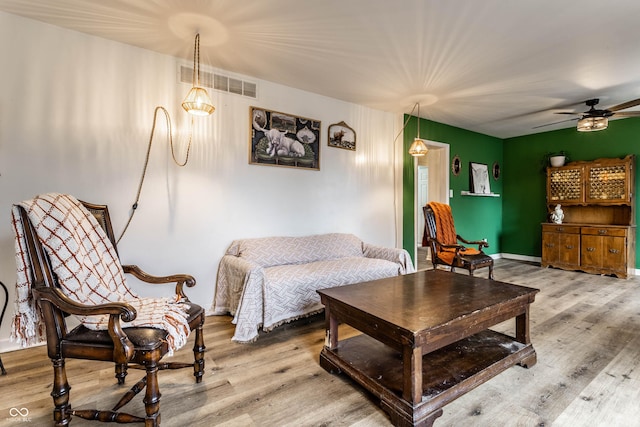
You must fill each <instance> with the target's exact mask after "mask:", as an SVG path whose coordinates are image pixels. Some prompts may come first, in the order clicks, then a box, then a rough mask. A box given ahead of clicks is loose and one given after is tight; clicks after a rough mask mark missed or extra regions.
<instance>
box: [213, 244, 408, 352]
mask: <svg viewBox="0 0 640 427" xmlns="http://www.w3.org/2000/svg"><path fill="white" fill-rule="evenodd" d="M414 271H415V269H414V267H413V264H412V262H411V257H410V255H409V253H408V252H407V251H406V250H404V249H395V248H386V247H381V246H374V245H370V244H367V243H364V242H363V241H361V240H360V239H359V238H358V237H356V236H354V235H352V234H341V233H332V234H319V235H313V236H304V237H263V238H255V239H243V240H235V241H234V242H233V243H231V246H230V247H229V249H227V252H226V254H225V255H224V256H223V257H222V260H221V261H220V267H219V269H218V281H217V286H216V292H215V296H214V301H213V307H212V309H213V313H214V314H229V313H230V314H231V315H232V316H234V317H233V323H234V324H235V325H236V329H235V334H234V335H233V338H232V339H233V340H234V341H237V342H251V341H254V340H256V339H257V338H258V330H259V328H260V327H262V329H263V330H264V331H270V330H272V329H273V328H275V327H276V326H278V325H281V324H283V323H285V322H290V321H292V320H294V319H297V318H300V317H304V316H309V315H311V314H314V313H317V312H320V311H321V310H322V309H323V305H322V304H321V303H320V297H319V295H318V293H317V292H316V290H318V289H325V288H330V287H335V286H342V285H349V284H353V283H359V282H365V281H368V280H375V279H382V278H385V277H391V276H397V275H400V274H407V273H412V272H414Z"/></svg>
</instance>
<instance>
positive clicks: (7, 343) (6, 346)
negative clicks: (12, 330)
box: [0, 338, 46, 353]
mask: <svg viewBox="0 0 640 427" xmlns="http://www.w3.org/2000/svg"><path fill="white" fill-rule="evenodd" d="M45 344H46V342H44V341H43V342H41V343H38V344H34V345H32V346H30V347H36V346H39V345H45ZM23 348H26V347H20V344H19V343H17V342H14V341H11V340H10V339H9V338H5V339H2V340H0V353H6V352H9V351H16V350H22V349H23Z"/></svg>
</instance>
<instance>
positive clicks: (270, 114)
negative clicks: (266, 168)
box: [249, 107, 320, 170]
mask: <svg viewBox="0 0 640 427" xmlns="http://www.w3.org/2000/svg"><path fill="white" fill-rule="evenodd" d="M249 118H250V121H251V123H250V126H251V128H250V132H249V164H253V165H270V166H285V167H291V168H297V169H311V170H320V121H319V120H313V119H308V118H306V117H299V116H294V115H293V114H287V113H281V112H279V111H271V110H267V109H264V108H259V107H250V110H249Z"/></svg>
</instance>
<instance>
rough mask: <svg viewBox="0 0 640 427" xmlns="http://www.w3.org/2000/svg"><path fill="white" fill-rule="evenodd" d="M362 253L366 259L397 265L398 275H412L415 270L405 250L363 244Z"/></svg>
mask: <svg viewBox="0 0 640 427" xmlns="http://www.w3.org/2000/svg"><path fill="white" fill-rule="evenodd" d="M363 253H364V256H365V257H366V258H378V259H384V260H387V261H391V262H395V263H397V264H399V266H400V269H399V273H400V274H407V273H413V272H414V271H415V268H414V267H413V263H412V262H411V255H409V252H407V251H406V250H405V249H398V248H389V247H384V246H376V245H370V244H368V243H364V244H363Z"/></svg>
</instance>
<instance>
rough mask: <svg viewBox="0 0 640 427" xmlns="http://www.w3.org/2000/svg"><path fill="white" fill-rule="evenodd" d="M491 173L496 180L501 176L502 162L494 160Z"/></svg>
mask: <svg viewBox="0 0 640 427" xmlns="http://www.w3.org/2000/svg"><path fill="white" fill-rule="evenodd" d="M491 174H492V175H493V179H495V180H496V181H497V180H498V179H499V178H500V164H499V163H498V162H493V166H492V168H491Z"/></svg>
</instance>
